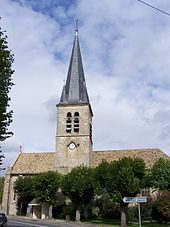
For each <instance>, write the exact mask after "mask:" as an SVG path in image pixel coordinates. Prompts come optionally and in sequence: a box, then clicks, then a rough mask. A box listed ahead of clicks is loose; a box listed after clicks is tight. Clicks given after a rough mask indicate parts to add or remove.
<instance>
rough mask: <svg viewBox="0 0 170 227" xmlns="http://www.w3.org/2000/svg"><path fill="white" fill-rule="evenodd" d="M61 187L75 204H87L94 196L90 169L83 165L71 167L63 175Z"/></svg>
mask: <svg viewBox="0 0 170 227" xmlns="http://www.w3.org/2000/svg"><path fill="white" fill-rule="evenodd" d="M62 189H63V192H64V194H65V195H66V196H68V197H69V198H70V199H71V201H72V202H73V203H74V204H75V205H76V206H80V205H81V204H84V205H86V204H88V203H89V202H90V201H91V199H92V198H93V196H94V187H93V177H92V169H90V168H88V167H84V166H81V167H76V168H74V169H72V171H71V172H70V173H68V174H67V175H66V176H65V178H64V181H63V186H62Z"/></svg>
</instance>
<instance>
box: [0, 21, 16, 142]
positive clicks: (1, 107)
mask: <svg viewBox="0 0 170 227" xmlns="http://www.w3.org/2000/svg"><path fill="white" fill-rule="evenodd" d="M0 20H1V18H0ZM13 61H14V58H13V54H12V53H11V51H10V50H9V48H8V42H7V36H6V35H5V32H4V31H2V29H1V27H0V141H4V140H5V139H6V138H8V137H10V136H11V135H12V134H13V133H12V132H9V131H8V126H9V125H10V123H11V122H12V111H11V110H8V108H9V101H10V97H9V91H10V89H11V87H12V85H13V83H12V74H13V73H14V70H12V63H13Z"/></svg>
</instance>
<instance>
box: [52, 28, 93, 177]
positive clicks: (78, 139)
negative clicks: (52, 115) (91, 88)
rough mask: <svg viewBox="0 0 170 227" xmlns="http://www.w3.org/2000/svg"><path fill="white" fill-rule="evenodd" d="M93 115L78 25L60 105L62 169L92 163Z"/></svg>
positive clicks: (58, 140) (58, 156)
mask: <svg viewBox="0 0 170 227" xmlns="http://www.w3.org/2000/svg"><path fill="white" fill-rule="evenodd" d="M92 116H93V113H92V109H91V105H90V102H89V97H88V93H87V88H86V83H85V77H84V70H83V64H82V58H81V52H80V46H79V39H78V29H76V30H75V38H74V43H73V49H72V54H71V59H70V64H69V69H68V74H67V80H66V83H65V85H64V87H63V91H62V94H61V99H60V102H59V104H58V105H57V133H56V169H57V171H59V172H60V173H67V172H69V171H70V170H71V169H72V168H74V167H76V166H80V165H84V166H91V153H92V144H93V143H92Z"/></svg>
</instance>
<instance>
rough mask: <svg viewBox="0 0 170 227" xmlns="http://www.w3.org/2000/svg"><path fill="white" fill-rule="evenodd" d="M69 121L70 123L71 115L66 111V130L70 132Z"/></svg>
mask: <svg viewBox="0 0 170 227" xmlns="http://www.w3.org/2000/svg"><path fill="white" fill-rule="evenodd" d="M71 123H72V115H71V113H70V112H68V113H67V119H66V132H68V133H70V132H71Z"/></svg>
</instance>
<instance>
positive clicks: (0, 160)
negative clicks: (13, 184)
mask: <svg viewBox="0 0 170 227" xmlns="http://www.w3.org/2000/svg"><path fill="white" fill-rule="evenodd" d="M0 149H1V146H0ZM3 158H5V156H4V155H3V154H2V151H1V150H0V171H1V170H5V168H2V167H1V165H2V159H3Z"/></svg>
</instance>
